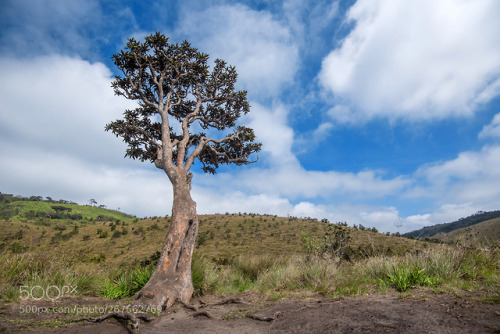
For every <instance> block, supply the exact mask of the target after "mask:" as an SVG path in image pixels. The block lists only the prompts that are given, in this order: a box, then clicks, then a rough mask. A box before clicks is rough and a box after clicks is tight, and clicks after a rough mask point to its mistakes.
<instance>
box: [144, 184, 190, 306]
mask: <svg viewBox="0 0 500 334" xmlns="http://www.w3.org/2000/svg"><path fill="white" fill-rule="evenodd" d="M173 188H174V203H173V207H172V220H171V226H170V230H169V231H168V235H167V238H166V240H165V243H164V245H163V250H162V253H161V256H160V259H159V260H158V264H157V266H156V270H155V271H154V273H153V275H152V276H151V278H150V279H149V281H148V283H147V284H146V285H145V286H144V287H143V288H142V289H141V291H139V293H138V294H137V300H136V302H134V305H136V306H137V305H140V306H144V307H151V308H154V309H156V310H159V311H161V310H164V309H165V308H167V307H170V306H172V304H174V303H175V301H176V300H180V301H182V302H184V303H189V301H190V299H191V296H192V294H193V283H192V280H191V259H192V255H193V248H194V242H195V240H196V236H197V234H198V215H197V214H196V202H195V201H193V199H192V198H191V194H190V191H191V184H190V178H189V177H188V178H182V180H181V181H179V179H177V180H176V182H173Z"/></svg>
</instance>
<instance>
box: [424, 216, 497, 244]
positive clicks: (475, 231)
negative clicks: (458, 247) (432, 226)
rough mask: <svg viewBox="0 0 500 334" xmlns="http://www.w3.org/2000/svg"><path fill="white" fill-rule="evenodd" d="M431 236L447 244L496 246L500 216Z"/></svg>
mask: <svg viewBox="0 0 500 334" xmlns="http://www.w3.org/2000/svg"><path fill="white" fill-rule="evenodd" d="M433 238H435V239H437V240H440V241H442V242H445V243H449V244H457V243H464V244H470V243H474V244H480V245H482V246H484V247H495V246H498V244H499V242H498V241H499V240H500V218H495V219H490V220H487V221H485V222H482V223H479V224H475V225H472V226H467V227H463V228H460V229H457V230H454V231H451V232H449V233H438V234H436V235H434V236H433Z"/></svg>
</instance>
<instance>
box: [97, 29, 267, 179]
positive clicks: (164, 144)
mask: <svg viewBox="0 0 500 334" xmlns="http://www.w3.org/2000/svg"><path fill="white" fill-rule="evenodd" d="M113 59H114V63H115V64H116V66H117V67H118V69H119V70H120V71H121V72H122V74H123V75H122V76H116V77H115V80H114V81H113V83H112V87H113V89H114V91H115V94H117V95H121V96H124V97H126V98H127V99H130V100H135V101H137V102H138V107H137V108H135V109H132V110H126V111H125V112H124V118H123V119H121V120H116V121H114V122H111V123H109V124H107V125H106V131H112V132H113V133H114V134H115V135H116V136H118V137H122V138H123V140H124V141H125V142H126V143H127V144H128V148H127V151H126V154H125V156H128V157H131V158H133V159H140V160H141V161H151V162H153V163H154V164H155V165H156V167H158V168H161V169H164V170H165V171H166V172H167V174H169V173H170V172H171V171H173V170H174V169H177V170H178V169H179V168H181V169H182V170H183V171H184V172H186V173H187V172H188V171H189V169H190V168H191V166H192V164H193V163H194V160H195V158H198V159H199V161H200V162H201V163H202V165H203V166H202V169H203V171H204V172H208V173H212V174H213V173H215V172H216V169H217V168H218V167H219V165H220V164H229V163H234V164H237V165H244V164H248V163H250V162H252V161H251V159H250V156H251V155H252V154H253V153H256V152H258V151H259V150H260V148H261V144H260V143H256V142H255V141H254V140H255V134H254V132H253V130H252V129H250V128H248V127H245V126H240V125H238V126H237V125H236V121H237V120H238V119H239V118H240V117H241V116H242V115H244V114H246V113H248V112H249V111H250V106H249V103H248V101H247V92H246V91H237V90H235V83H236V79H237V73H236V69H235V67H234V66H230V65H228V64H227V63H226V62H225V61H223V60H220V59H216V60H215V62H214V64H213V66H212V69H211V70H210V67H209V63H208V61H209V56H208V55H207V54H204V53H201V52H199V51H198V50H197V49H195V48H193V47H192V46H191V45H190V44H189V43H188V42H187V41H184V42H183V43H181V44H180V45H179V44H171V43H169V41H168V38H167V37H165V36H164V35H162V34H160V33H156V34H152V35H150V36H147V37H146V38H145V41H144V42H142V43H141V42H138V41H136V40H135V39H133V38H132V39H130V40H129V41H128V43H127V47H126V48H125V50H122V51H121V52H120V53H118V54H115V55H114V56H113ZM214 130H217V131H214ZM221 133H222V135H221ZM208 134H210V135H208ZM169 176H171V175H170V174H169Z"/></svg>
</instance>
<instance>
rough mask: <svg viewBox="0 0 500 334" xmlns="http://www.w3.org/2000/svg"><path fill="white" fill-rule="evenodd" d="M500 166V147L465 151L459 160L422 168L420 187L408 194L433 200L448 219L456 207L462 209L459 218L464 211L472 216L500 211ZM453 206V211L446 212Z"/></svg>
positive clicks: (416, 175)
mask: <svg viewBox="0 0 500 334" xmlns="http://www.w3.org/2000/svg"><path fill="white" fill-rule="evenodd" d="M499 164H500V146H484V147H483V148H482V149H481V150H480V151H477V152H475V151H467V152H462V153H460V154H459V155H458V157H457V158H456V159H453V160H450V161H445V162H441V163H437V164H433V165H429V166H424V167H421V168H420V169H419V170H418V171H417V172H416V173H415V179H416V180H418V181H419V182H418V184H419V186H417V187H415V188H414V189H412V190H411V191H409V192H408V195H409V196H410V197H417V198H418V197H420V198H425V197H428V198H432V199H433V200H434V204H435V205H436V206H437V207H440V208H441V209H439V211H442V212H445V214H444V215H445V216H447V215H449V211H452V210H455V209H454V208H455V207H459V208H462V209H461V210H456V212H457V213H458V214H459V215H460V214H462V213H463V212H468V215H470V214H472V213H474V212H476V211H479V210H482V211H489V210H498V203H500V170H499V169H498V166H499ZM449 207H451V208H453V209H451V210H448V209H446V208H449ZM462 217H463V216H462ZM456 218H458V217H456ZM433 221H435V217H434V219H433Z"/></svg>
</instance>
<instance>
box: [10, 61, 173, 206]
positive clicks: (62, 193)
mask: <svg viewBox="0 0 500 334" xmlns="http://www.w3.org/2000/svg"><path fill="white" fill-rule="evenodd" d="M0 71H1V72H2V73H3V75H2V77H1V78H0V110H1V111H2V112H1V113H0V152H1V155H2V159H1V161H0V170H2V173H1V174H0V183H1V184H2V189H1V191H10V189H16V191H17V192H16V194H17V193H18V192H20V191H22V192H23V193H22V194H23V195H30V194H39V195H43V196H51V197H54V198H57V197H59V198H64V199H69V200H74V201H79V202H80V203H85V202H86V201H87V200H88V198H85V197H89V198H90V197H93V198H95V199H96V200H98V201H99V202H101V203H103V204H106V205H108V206H111V207H114V208H116V207H122V208H124V209H125V208H126V209H128V210H130V211H133V212H136V213H138V214H145V213H146V212H148V211H149V212H158V211H159V210H158V208H161V207H163V208H164V207H167V203H165V202H164V201H165V197H168V196H169V195H170V193H171V191H167V190H166V189H168V187H169V185H168V182H167V181H168V180H166V179H165V180H163V179H164V178H163V177H162V176H161V173H153V172H151V171H148V170H145V169H141V166H140V165H139V164H138V163H135V162H133V161H131V160H124V159H123V152H124V148H125V147H124V145H123V144H122V143H120V140H118V139H117V138H114V136H113V135H112V134H110V133H105V132H104V126H105V124H106V123H107V122H109V121H111V120H113V119H115V118H117V117H120V115H121V112H122V111H123V110H124V109H127V108H131V107H134V104H132V103H131V102H130V101H128V100H125V99H120V98H118V97H115V96H114V94H113V90H112V89H111V87H110V83H111V77H112V76H111V72H110V71H109V70H108V69H107V68H106V67H105V66H104V65H102V64H99V63H95V64H91V63H89V62H87V61H83V60H81V59H75V58H69V57H62V56H51V57H40V58H36V59H31V60H29V61H28V60H14V59H6V58H2V59H0ZM158 176H160V177H161V180H163V181H160V177H158ZM160 193H163V194H164V195H161V194H160ZM155 194H156V195H155ZM165 194H166V195H165ZM170 196H171V195H170ZM158 198H161V201H162V202H163V203H162V205H161V206H160V205H158V206H157V207H156V208H155V205H154V204H153V203H155V202H156V201H158V200H157V199H158ZM167 202H168V201H167ZM151 209H152V210H151ZM161 211H162V212H165V210H161Z"/></svg>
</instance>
